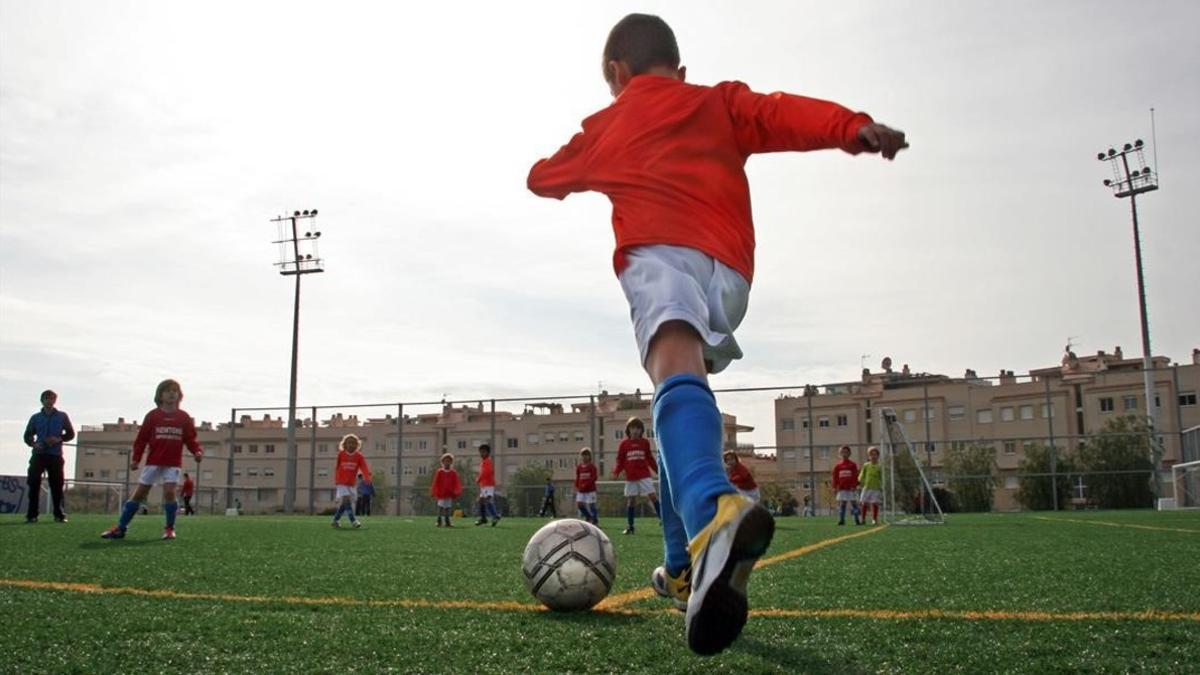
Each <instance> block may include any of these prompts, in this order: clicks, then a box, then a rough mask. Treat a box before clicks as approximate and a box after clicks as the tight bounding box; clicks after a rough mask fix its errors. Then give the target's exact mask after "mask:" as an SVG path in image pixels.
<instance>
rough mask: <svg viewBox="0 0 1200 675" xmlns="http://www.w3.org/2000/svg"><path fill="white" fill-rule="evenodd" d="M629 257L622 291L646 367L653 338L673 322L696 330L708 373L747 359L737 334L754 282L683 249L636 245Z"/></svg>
mask: <svg viewBox="0 0 1200 675" xmlns="http://www.w3.org/2000/svg"><path fill="white" fill-rule="evenodd" d="M625 258H626V260H627V261H628V263H629V266H628V267H626V268H625V269H624V270H623V271H622V272H621V277H620V280H621V289H622V290H623V291H625V298H626V299H627V300H628V301H629V316H630V318H631V319H633V332H634V335H635V337H637V345H638V352H639V353H640V354H641V356H642V364H643V365H644V364H645V363H646V356H647V354H648V353H649V349H650V340H651V338H653V337H654V334H655V333H656V332H658V328H659V326H661V325H663V324H664V323H666V322H668V321H686V322H687V323H688V324H690V325H691V326H692V327H693V328H695V329H696V332H697V333H699V334H700V338H701V339H702V340H703V341H704V360H705V361H707V362H709V364H710V365H709V372H711V373H719V372H721V371H722V370H724V369H725V367H726V366H728V365H729V363H730V362H731V361H733V360H734V359H740V358H742V349H741V347H738V343H737V340H735V339H734V338H733V331H734V330H736V329H737V327H738V325H739V324H740V323H741V322H742V317H744V316H745V315H746V307H747V304H748V303H749V301H750V284H749V283H748V282H747V281H746V279H745V278H744V277H742V275H741V274H738V273H737V272H736V271H734V270H733V268H731V267H728V266H726V265H725V264H723V263H721V262H718V261H716V260H714V259H712V258H711V257H709V256H708V255H707V254H705V253H702V252H700V251H697V250H696V249H694V248H687V247H684V246H668V245H665V244H658V245H654V246H635V247H633V248H630V249H627V250H626V251H625Z"/></svg>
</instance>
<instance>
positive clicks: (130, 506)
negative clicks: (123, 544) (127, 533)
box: [117, 499, 141, 530]
mask: <svg viewBox="0 0 1200 675" xmlns="http://www.w3.org/2000/svg"><path fill="white" fill-rule="evenodd" d="M140 507H141V504H140V503H138V502H135V501H133V500H132V499H130V500H129V501H127V502H125V506H124V507H122V508H121V519H120V520H118V521H117V527H119V528H121V529H122V530H124V529H125V528H127V527H129V521H131V520H133V517H134V516H136V515H137V512H138V508H140Z"/></svg>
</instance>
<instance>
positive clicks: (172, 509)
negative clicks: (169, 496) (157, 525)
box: [163, 502, 179, 530]
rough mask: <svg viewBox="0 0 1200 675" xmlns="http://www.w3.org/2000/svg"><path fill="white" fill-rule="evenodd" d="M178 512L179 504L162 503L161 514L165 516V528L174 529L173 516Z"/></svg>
mask: <svg viewBox="0 0 1200 675" xmlns="http://www.w3.org/2000/svg"><path fill="white" fill-rule="evenodd" d="M178 511H179V502H163V513H165V514H167V527H169V528H171V529H172V530H173V529H175V514H176V513H177V512H178Z"/></svg>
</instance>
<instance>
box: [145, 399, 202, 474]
mask: <svg viewBox="0 0 1200 675" xmlns="http://www.w3.org/2000/svg"><path fill="white" fill-rule="evenodd" d="M146 446H149V447H150V454H149V455H148V456H147V457H146V465H147V466H183V448H184V446H187V449H188V451H189V452H191V453H192V455H193V456H195V457H196V458H199V457H202V456H203V455H204V449H203V448H201V447H200V443H199V442H197V441H196V425H195V423H194V422H192V416H191V415H189V414H187V413H185V412H184V411H182V410H176V411H175V412H173V413H169V412H166V411H164V410H163V409H162V408H155V409H154V410H151V411H150V412H148V413H146V417H145V418H144V419H143V420H142V426H141V427H140V428H139V429H138V433H137V438H136V439H134V441H133V463H134V464H140V463H141V461H142V453H143V452H145V450H146Z"/></svg>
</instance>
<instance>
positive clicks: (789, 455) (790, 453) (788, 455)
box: [783, 450, 796, 459]
mask: <svg viewBox="0 0 1200 675" xmlns="http://www.w3.org/2000/svg"><path fill="white" fill-rule="evenodd" d="M783 458H784V459H796V451H795V450H784V451H783Z"/></svg>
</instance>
